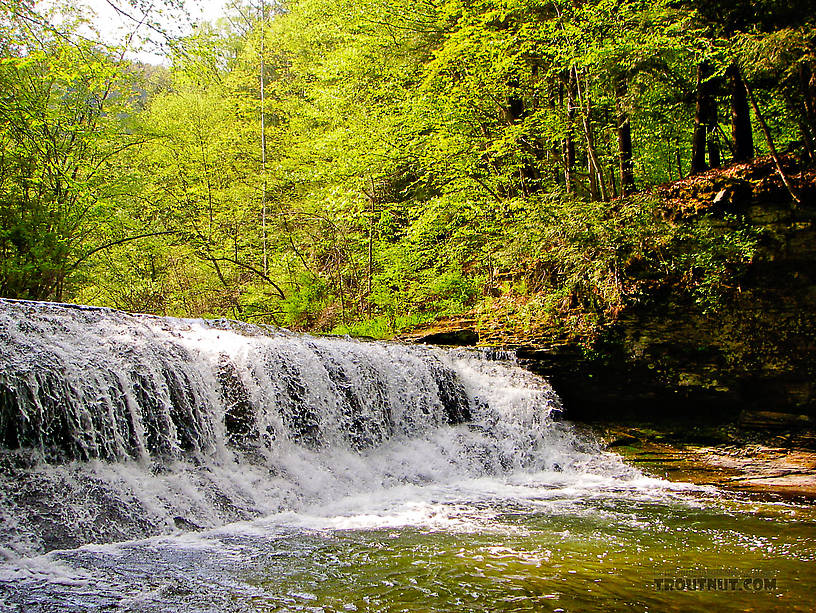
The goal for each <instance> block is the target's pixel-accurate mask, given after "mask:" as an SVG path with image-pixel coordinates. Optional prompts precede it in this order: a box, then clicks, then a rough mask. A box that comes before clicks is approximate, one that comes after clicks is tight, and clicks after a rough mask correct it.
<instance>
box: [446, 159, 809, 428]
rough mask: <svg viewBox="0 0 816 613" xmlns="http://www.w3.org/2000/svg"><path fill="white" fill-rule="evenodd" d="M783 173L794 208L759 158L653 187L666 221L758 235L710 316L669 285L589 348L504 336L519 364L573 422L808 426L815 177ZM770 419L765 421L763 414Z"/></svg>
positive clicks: (625, 313) (493, 335)
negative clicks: (551, 390) (696, 221)
mask: <svg viewBox="0 0 816 613" xmlns="http://www.w3.org/2000/svg"><path fill="white" fill-rule="evenodd" d="M790 172H791V174H792V175H793V177H794V179H795V182H796V185H797V187H798V189H799V190H800V199H801V202H802V204H801V205H800V206H798V207H794V206H793V204H792V200H791V198H790V195H789V194H788V193H787V192H786V190H785V188H784V186H783V184H782V182H781V181H780V180H779V177H778V176H777V175H776V174H775V172H774V170H773V168H772V166H771V164H770V161H761V160H760V161H759V162H754V163H753V164H743V165H738V166H732V167H730V168H727V169H722V170H717V171H712V172H710V173H706V174H703V175H697V176H694V177H691V178H689V179H686V180H684V181H681V182H678V183H674V184H671V185H669V186H665V187H663V188H661V190H660V194H661V196H662V197H663V199H664V200H666V201H667V202H668V203H669V207H668V210H669V214H670V215H675V216H676V218H677V219H678V220H682V219H683V218H688V217H689V216H694V215H698V214H701V213H711V214H713V216H714V218H715V219H719V220H721V223H722V226H723V228H727V227H728V224H729V223H731V222H730V221H729V219H740V220H742V221H743V222H747V223H748V224H749V225H750V226H752V227H753V228H755V229H757V230H759V231H760V236H761V237H762V238H761V243H760V246H759V249H758V251H757V253H756V254H755V256H754V258H753V261H752V263H751V264H750V265H749V267H748V269H747V272H746V274H744V275H743V276H742V277H741V278H740V280H739V285H738V286H737V287H734V288H729V292H728V297H727V298H726V299H725V300H723V301H721V304H720V305H719V306H718V308H717V309H716V310H714V311H712V310H710V309H709V310H707V309H706V308H704V306H701V305H700V304H698V303H697V302H695V300H694V299H693V298H692V297H691V296H689V295H688V293H687V292H682V291H679V290H677V289H676V288H674V287H671V286H666V287H664V288H658V289H657V290H656V291H655V293H654V294H653V295H652V296H649V298H648V299H647V300H642V301H640V302H638V303H637V304H634V305H632V306H630V307H627V308H625V309H623V311H621V312H620V313H619V315H618V317H617V319H616V321H615V322H614V323H613V324H612V325H610V326H608V327H607V328H605V329H604V331H603V332H602V333H601V335H600V337H599V338H598V340H597V341H596V342H595V343H594V344H593V346H592V347H591V349H587V348H585V347H584V346H583V345H581V344H580V343H578V342H561V343H556V344H545V343H541V341H540V339H539V340H537V341H533V342H530V343H524V342H523V340H522V342H519V341H518V339H517V338H515V337H514V338H513V339H512V341H511V344H513V345H514V346H516V347H517V352H518V356H519V359H520V361H521V363H522V364H523V365H525V366H526V367H528V368H530V369H531V370H534V371H536V372H538V373H540V374H542V375H545V376H547V377H549V378H550V380H551V382H552V384H553V386H554V387H555V389H556V390H557V391H558V393H559V394H560V395H561V396H562V398H563V400H564V405H565V407H566V410H567V414H568V416H570V417H571V418H574V419H583V420H586V419H606V420H620V419H627V418H630V419H641V420H643V419H646V420H653V419H661V418H667V417H671V418H672V419H684V418H688V419H691V420H706V421H715V422H732V423H737V422H738V421H739V422H740V423H741V424H742V425H743V426H745V427H757V428H764V427H768V425H769V424H771V422H773V423H774V424H787V425H789V426H792V427H806V428H807V427H812V424H813V418H816V171H814V170H813V169H810V170H802V169H798V170H797V169H796V168H795V167H794V168H792V169H791V171H790ZM679 222H680V223H682V221H679ZM477 331H478V330H477ZM436 332H439V330H437V331H436ZM449 332H451V330H449ZM478 332H480V334H481V331H478ZM490 334H491V340H492V341H493V343H485V338H486V335H483V336H485V338H482V337H481V336H480V339H479V340H480V343H481V344H496V340H495V339H496V331H495V330H491V331H490ZM499 343H500V339H499ZM474 344H476V343H474ZM769 414H776V417H774V418H773V419H770V418H764V417H762V415H765V416H766V417H767V415H769ZM740 415H742V416H743V418H742V420H741V421H740ZM751 416H753V417H751ZM757 416H759V417H757ZM799 416H803V417H801V418H800V417H799ZM771 427H776V426H774V425H771Z"/></svg>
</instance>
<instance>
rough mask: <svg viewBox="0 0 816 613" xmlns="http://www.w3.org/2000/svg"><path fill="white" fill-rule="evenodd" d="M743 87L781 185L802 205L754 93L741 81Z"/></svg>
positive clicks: (795, 201)
mask: <svg viewBox="0 0 816 613" xmlns="http://www.w3.org/2000/svg"><path fill="white" fill-rule="evenodd" d="M743 86H744V88H745V93H746V94H747V95H748V102H750V103H751V108H752V109H754V114H755V115H756V118H757V120H758V121H759V126H760V128H762V134H763V135H764V136H765V142H766V143H767V145H768V150H769V151H770V152H771V157H772V158H773V161H774V164H776V172H778V173H779V176H780V178H781V179H782V183H784V184H785V187H786V188H787V189H788V193H789V194H790V195H791V198H793V201H794V203H796V204H802V201H801V200H800V199H799V196H798V195H797V193H796V191H795V190H794V189H793V185H792V184H791V182H790V179H788V175H787V174H786V173H785V169H784V168H782V160H781V159H780V158H779V154H778V153H777V151H776V145H774V141H773V137H772V136H771V130H770V128H768V124H767V123H766V122H765V118H764V117H763V116H762V113H761V112H760V110H759V105H758V104H757V101H756V98H754V92H753V91H751V88H750V87H749V86H748V82H747V81H743Z"/></svg>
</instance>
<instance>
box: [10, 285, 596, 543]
mask: <svg viewBox="0 0 816 613" xmlns="http://www.w3.org/2000/svg"><path fill="white" fill-rule="evenodd" d="M505 357H507V356H505ZM557 409H558V398H557V396H556V395H555V393H554V392H553V390H552V388H551V387H550V386H549V384H548V383H547V382H546V381H545V380H543V379H541V378H539V377H536V376H534V375H532V374H530V373H528V372H526V371H524V370H522V369H520V368H518V367H517V366H515V364H514V363H513V362H512V361H511V360H508V359H501V356H496V355H488V354H484V353H480V352H476V351H465V350H452V351H446V350H442V349H438V348H430V347H418V346H411V345H404V344H399V343H384V342H363V341H356V340H352V339H348V338H325V337H324V338H321V337H311V336H306V335H296V334H293V333H290V332H287V331H284V330H279V329H274V328H270V327H264V326H254V325H249V324H244V323H239V322H233V321H228V320H215V321H205V320H189V319H172V318H162V317H153V316H145V315H131V314H126V313H123V312H119V311H114V310H110V309H102V308H86V307H73V306H69V305H56V304H48V303H31V302H24V301H9V300H0V462H1V463H2V468H3V469H4V470H3V471H2V475H3V476H2V477H0V516H2V519H3V525H4V527H3V528H1V529H0V532H2V533H3V534H0V542H6V543H11V545H10V549H9V550H7V551H6V555H16V554H18V553H23V552H31V551H42V550H47V549H53V548H60V547H73V546H77V545H79V544H82V543H86V542H92V541H111V540H121V539H125V538H135V537H138V536H144V535H148V534H154V533H157V532H162V531H173V530H176V529H179V528H182V529H184V528H196V527H211V526H214V525H219V524H222V523H226V522H229V521H236V520H242V519H251V518H253V517H258V516H261V515H264V514H269V513H273V512H278V511H281V510H282V509H297V508H302V507H303V506H304V505H310V504H311V505H313V504H317V503H331V501H333V500H337V499H339V498H340V497H343V496H347V495H350V494H353V493H355V492H369V491H376V490H380V489H382V488H388V487H395V486H403V487H404V486H421V485H422V484H426V483H443V482H447V481H450V480H456V479H462V478H477V477H480V476H484V475H497V474H507V473H510V472H513V471H518V470H558V471H563V470H573V469H575V467H579V466H581V465H584V464H586V463H587V462H593V461H597V458H598V457H599V455H598V450H597V448H595V447H593V444H592V443H591V442H587V441H581V440H580V439H579V437H577V436H576V435H575V434H574V433H573V432H572V431H571V430H570V429H569V428H568V427H566V426H564V425H563V424H560V423H559V422H557V421H554V420H553V419H552V418H551V413H552V412H553V411H557ZM590 448H591V449H590Z"/></svg>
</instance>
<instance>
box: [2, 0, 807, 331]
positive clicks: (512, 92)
mask: <svg viewBox="0 0 816 613" xmlns="http://www.w3.org/2000/svg"><path fill="white" fill-rule="evenodd" d="M119 6H120V8H122V9H123V10H125V9H128V10H136V9H138V8H139V7H140V4H139V3H138V2H137V1H136V0H134V2H133V4H130V5H128V4H121V5H119ZM142 8H144V7H142ZM137 13H138V11H137ZM142 21H143V22H144V19H143V20H142ZM87 23H88V15H87V10H86V9H83V8H82V7H77V6H76V5H75V4H72V5H65V6H59V5H57V6H55V7H53V8H50V9H48V10H45V9H43V8H42V7H41V6H40V5H38V4H34V3H32V2H31V1H30V0H0V48H1V49H0V51H1V52H2V53H1V55H2V58H1V59H0V295H2V296H4V297H9V298H21V299H31V300H54V301H66V302H77V303H81V304H92V305H102V306H110V307H115V308H119V309H124V310H127V311H134V312H144V313H155V314H161V315H173V316H183V317H229V318H233V319H238V320H244V321H250V322H253V323H268V324H273V325H279V326H285V327H288V328H291V329H295V330H308V331H313V332H319V333H335V334H353V335H365V336H373V337H376V338H384V337H390V336H393V335H395V334H398V333H400V332H402V331H404V330H409V329H411V328H413V327H416V326H419V325H422V324H425V323H427V322H432V321H434V320H437V319H440V318H456V317H462V318H471V319H473V320H476V321H478V322H481V323H480V325H483V326H488V327H489V326H491V325H504V324H503V322H506V321H510V320H512V321H513V322H515V325H519V326H523V327H525V328H527V329H531V330H537V331H539V333H541V334H545V333H547V334H551V335H568V336H573V337H580V338H592V336H593V334H595V332H596V331H597V330H598V329H600V328H601V327H602V326H604V325H605V324H606V323H607V322H609V321H612V320H614V318H615V316H616V314H617V313H618V312H619V311H620V310H621V308H623V307H624V306H625V305H628V304H633V303H637V302H638V301H641V300H648V299H649V295H650V288H651V287H652V286H653V285H654V284H655V283H657V282H658V281H659V282H660V283H671V284H673V286H675V287H677V288H681V289H682V291H684V292H686V293H687V294H688V295H689V296H690V297H692V298H693V299H694V300H696V301H698V302H699V303H700V304H702V305H704V306H705V305H712V306H714V305H716V303H717V301H718V300H719V299H721V296H722V295H723V293H724V292H727V290H728V288H729V287H733V286H734V285H735V279H737V278H738V276H739V274H740V271H741V270H742V268H743V267H744V266H745V265H746V264H747V263H748V262H750V261H751V258H752V256H753V254H754V251H755V249H756V248H757V244H758V242H759V241H760V240H761V237H760V236H758V235H757V233H756V232H755V231H753V230H752V229H751V228H750V227H747V226H745V225H743V224H742V223H741V222H740V220H739V219H738V218H734V219H733V220H731V221H730V222H729V224H728V229H727V231H723V229H722V224H721V223H719V222H717V221H716V220H713V219H712V218H711V217H710V216H708V215H706V214H698V215H692V216H686V217H684V218H683V219H679V218H678V216H677V215H676V214H675V212H673V211H671V210H669V209H668V208H667V205H666V202H665V201H664V199H663V198H662V197H661V195H660V194H661V192H660V186H661V185H665V184H667V183H670V182H672V181H677V180H679V179H683V178H687V177H690V176H692V175H695V174H696V173H702V172H705V171H709V170H710V169H717V168H719V167H724V166H727V165H732V164H740V163H749V162H751V160H753V159H755V158H756V159H761V160H764V162H763V163H766V164H767V165H768V167H769V168H771V169H772V171H773V172H774V173H776V174H777V175H778V176H779V177H780V179H781V180H782V182H783V183H784V185H785V186H786V188H787V191H788V194H789V197H790V201H791V205H792V206H796V205H797V203H799V201H800V199H801V198H800V195H799V191H798V187H797V185H796V183H795V181H794V180H793V178H792V175H794V174H795V173H796V172H797V170H798V169H801V168H806V167H809V166H812V165H813V164H814V161H816V12H815V11H814V10H813V6H812V3H811V2H806V1H801V2H797V0H756V1H748V0H713V1H708V0H649V1H646V0H411V1H409V0H355V1H351V0H285V1H283V2H281V3H275V2H263V1H262V0H252V1H247V0H236V2H234V3H232V4H230V5H229V6H228V7H227V9H225V13H224V16H223V17H222V18H221V19H219V20H216V21H215V22H212V23H210V22H203V23H200V24H198V25H197V26H196V28H195V29H194V30H193V32H192V34H188V35H185V36H183V37H179V38H168V39H166V40H165V45H164V49H165V51H166V54H167V62H166V65H149V64H144V63H140V62H138V61H136V60H133V59H130V58H131V57H132V56H131V54H130V49H129V45H130V44H131V42H132V41H131V40H130V39H129V38H126V39H125V40H123V41H122V42H121V44H111V43H108V42H104V41H103V39H102V37H101V36H94V35H92V34H88V30H87V27H86V26H87ZM140 25H141V22H140V23H136V22H135V21H134V24H133V28H134V31H135V30H136V28H137V27H138V26H140ZM147 25H148V26H150V27H152V28H154V29H155V30H156V31H157V32H158V30H159V29H160V28H159V27H158V26H155V25H150V24H149V23H148V24H147Z"/></svg>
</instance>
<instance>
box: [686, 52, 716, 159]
mask: <svg viewBox="0 0 816 613" xmlns="http://www.w3.org/2000/svg"><path fill="white" fill-rule="evenodd" d="M713 73H714V71H713V69H712V67H711V63H710V62H709V61H708V60H703V61H702V62H700V63H699V64H698V65H697V104H696V105H695V108H694V139H693V142H692V148H691V172H692V173H695V172H702V171H704V170H708V168H709V165H708V164H706V148H707V149H708V155H709V162H711V165H712V166H719V165H720V147H719V142H718V141H717V102H716V98H715V93H716V84H715V82H714V80H713V79H712V78H711V75H712V74H713Z"/></svg>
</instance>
